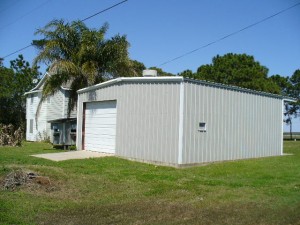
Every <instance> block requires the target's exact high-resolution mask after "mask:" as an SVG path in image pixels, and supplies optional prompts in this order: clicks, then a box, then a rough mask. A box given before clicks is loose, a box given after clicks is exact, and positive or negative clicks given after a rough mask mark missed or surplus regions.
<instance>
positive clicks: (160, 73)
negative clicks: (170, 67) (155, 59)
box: [149, 66, 175, 76]
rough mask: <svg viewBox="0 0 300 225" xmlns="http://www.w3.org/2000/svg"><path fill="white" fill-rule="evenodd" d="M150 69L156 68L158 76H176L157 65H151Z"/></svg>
mask: <svg viewBox="0 0 300 225" xmlns="http://www.w3.org/2000/svg"><path fill="white" fill-rule="evenodd" d="M149 70H156V71H157V75H158V76H175V75H174V74H172V73H168V72H165V71H163V70H162V69H161V68H158V67H155V66H152V67H150V68H149Z"/></svg>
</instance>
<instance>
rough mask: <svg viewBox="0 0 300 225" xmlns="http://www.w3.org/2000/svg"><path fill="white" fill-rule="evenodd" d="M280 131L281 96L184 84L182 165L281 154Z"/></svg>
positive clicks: (189, 83)
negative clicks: (203, 127)
mask: <svg viewBox="0 0 300 225" xmlns="http://www.w3.org/2000/svg"><path fill="white" fill-rule="evenodd" d="M199 122H205V123H206V126H207V131H206V132H200V131H198V128H199ZM281 131H282V100H281V99H280V98H271V97H267V96H261V95H257V94H250V93H246V92H243V91H237V90H230V89H228V88H227V89H226V88H220V87H212V86H209V85H204V84H198V83H194V82H193V83H192V82H185V83H184V123H183V134H184V135H183V150H182V152H183V156H182V158H183V161H182V163H183V164H191V163H202V162H211V161H220V160H234V159H242V158H255V157H263V156H273V155H280V154H281V151H282V149H281V140H282V134H281Z"/></svg>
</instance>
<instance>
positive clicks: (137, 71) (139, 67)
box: [129, 60, 146, 77]
mask: <svg viewBox="0 0 300 225" xmlns="http://www.w3.org/2000/svg"><path fill="white" fill-rule="evenodd" d="M131 64H132V67H133V70H131V73H130V74H129V76H130V77H135V76H139V77H140V76H142V75H143V70H145V69H146V66H145V65H144V63H142V62H139V61H137V60H131Z"/></svg>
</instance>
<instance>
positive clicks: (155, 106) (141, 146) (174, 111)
mask: <svg viewBox="0 0 300 225" xmlns="http://www.w3.org/2000/svg"><path fill="white" fill-rule="evenodd" d="M179 86H180V83H179V82H155V81H141V82H130V81H124V82H123V81H122V82H119V83H117V84H113V85H111V86H107V87H102V88H99V89H97V90H93V91H88V92H84V93H80V94H79V96H78V104H77V110H78V111H77V113H78V114H77V115H78V116H77V135H78V136H77V148H78V149H79V150H80V149H82V142H81V141H82V138H81V137H82V132H81V131H82V115H83V103H84V102H91V101H108V100H116V101H117V126H116V150H115V152H116V155H119V156H123V157H126V158H131V159H135V160H140V161H149V162H157V163H164V164H173V165H175V164H177V161H178V140H179V138H178V129H179V122H178V121H179V91H180V89H179Z"/></svg>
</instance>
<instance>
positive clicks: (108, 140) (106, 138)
mask: <svg viewBox="0 0 300 225" xmlns="http://www.w3.org/2000/svg"><path fill="white" fill-rule="evenodd" d="M116 117H117V109H116V101H105V102H90V103H86V111H85V142H84V149H86V150H92V151H100V152H108V153H114V152H115V139H116V122H117V120H116Z"/></svg>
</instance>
